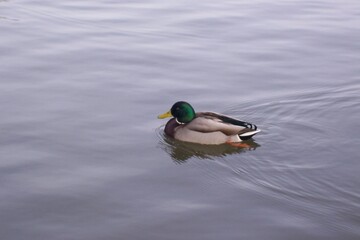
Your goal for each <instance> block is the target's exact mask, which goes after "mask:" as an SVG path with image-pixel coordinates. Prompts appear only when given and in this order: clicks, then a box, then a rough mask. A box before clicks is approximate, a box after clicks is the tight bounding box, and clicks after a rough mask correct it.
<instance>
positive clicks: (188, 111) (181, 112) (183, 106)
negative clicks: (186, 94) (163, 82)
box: [158, 101, 195, 124]
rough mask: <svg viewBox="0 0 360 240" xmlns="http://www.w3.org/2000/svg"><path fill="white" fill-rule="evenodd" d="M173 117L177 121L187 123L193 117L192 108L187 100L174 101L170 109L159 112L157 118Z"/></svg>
mask: <svg viewBox="0 0 360 240" xmlns="http://www.w3.org/2000/svg"><path fill="white" fill-rule="evenodd" d="M167 117H174V118H175V119H176V121H177V122H179V123H182V124H184V123H189V122H191V120H193V119H194V118H195V110H194V108H193V107H192V106H191V105H190V104H189V103H187V102H184V101H180V102H176V103H175V104H174V105H173V106H172V107H171V109H170V111H168V112H166V113H164V114H161V115H159V116H158V118H160V119H162V118H167Z"/></svg>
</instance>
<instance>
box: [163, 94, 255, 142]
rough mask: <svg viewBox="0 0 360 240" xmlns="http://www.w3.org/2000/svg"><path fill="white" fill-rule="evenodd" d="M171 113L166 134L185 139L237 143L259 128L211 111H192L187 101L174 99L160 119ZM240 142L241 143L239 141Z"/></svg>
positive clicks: (187, 140)
mask: <svg viewBox="0 0 360 240" xmlns="http://www.w3.org/2000/svg"><path fill="white" fill-rule="evenodd" d="M168 117H173V118H172V119H170V120H169V121H168V122H167V124H166V126H165V134H166V135H168V136H170V137H172V138H175V139H177V140H180V141H184V142H192V143H200V144H223V143H230V144H232V145H233V144H234V143H240V142H241V141H242V140H247V139H250V138H251V137H252V136H254V135H255V134H257V133H258V132H260V129H258V128H257V126H256V125H254V124H251V123H248V122H243V121H240V120H237V119H234V118H231V117H228V116H225V115H221V114H218V113H213V112H198V113H195V110H194V108H193V107H192V106H191V105H190V104H189V103H187V102H184V101H180V102H176V103H175V104H174V105H173V106H172V107H171V109H170V111H168V112H166V113H164V114H161V115H159V116H158V118H159V119H163V118H168ZM239 146H242V145H241V144H240V145H239Z"/></svg>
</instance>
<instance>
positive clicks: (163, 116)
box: [158, 111, 172, 119]
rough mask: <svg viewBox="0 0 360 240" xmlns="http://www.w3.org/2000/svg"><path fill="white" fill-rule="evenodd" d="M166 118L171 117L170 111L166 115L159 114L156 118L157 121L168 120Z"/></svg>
mask: <svg viewBox="0 0 360 240" xmlns="http://www.w3.org/2000/svg"><path fill="white" fill-rule="evenodd" d="M168 117H172V114H171V112H170V111H168V112H166V113H163V114H160V115H159V116H158V118H159V119H163V118H168Z"/></svg>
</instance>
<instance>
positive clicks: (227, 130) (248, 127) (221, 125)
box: [186, 112, 257, 136]
mask: <svg viewBox="0 0 360 240" xmlns="http://www.w3.org/2000/svg"><path fill="white" fill-rule="evenodd" d="M186 127H187V128H189V129H190V130H193V131H198V132H217V131H220V132H222V133H224V134H226V135H228V136H232V135H240V136H241V135H242V134H246V133H250V132H254V131H257V126H256V125H254V124H251V123H248V122H243V121H240V120H237V119H234V118H231V117H228V116H225V115H221V114H218V113H213V112H200V113H197V114H196V118H195V119H194V120H192V121H191V122H190V123H188V124H187V126H186ZM256 133H257V132H255V133H254V134H256ZM254 134H253V135H254ZM251 136H252V135H251Z"/></svg>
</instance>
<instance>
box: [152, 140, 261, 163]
mask: <svg viewBox="0 0 360 240" xmlns="http://www.w3.org/2000/svg"><path fill="white" fill-rule="evenodd" d="M162 138H163V141H160V142H159V146H160V148H162V149H163V150H164V151H165V152H167V153H168V154H169V155H170V156H171V158H172V159H173V160H174V161H175V162H176V163H185V162H186V161H187V160H188V159H189V158H192V157H197V158H200V159H213V158H217V157H224V156H226V155H231V154H240V153H242V152H245V151H254V150H256V149H257V148H258V147H260V145H259V144H257V143H256V142H255V141H254V140H253V139H251V140H247V141H244V142H243V143H246V144H245V145H247V146H248V147H235V146H232V145H229V144H221V145H202V144H197V143H189V142H182V141H178V140H175V139H172V138H170V137H168V136H166V135H165V134H163V136H162Z"/></svg>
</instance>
